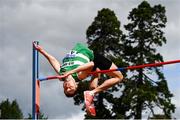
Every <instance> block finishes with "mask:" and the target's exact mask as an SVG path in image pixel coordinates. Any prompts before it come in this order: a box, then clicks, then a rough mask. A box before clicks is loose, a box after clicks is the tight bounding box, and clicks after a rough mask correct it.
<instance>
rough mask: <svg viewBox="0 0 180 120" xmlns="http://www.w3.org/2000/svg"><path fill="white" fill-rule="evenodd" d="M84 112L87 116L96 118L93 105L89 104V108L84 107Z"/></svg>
mask: <svg viewBox="0 0 180 120" xmlns="http://www.w3.org/2000/svg"><path fill="white" fill-rule="evenodd" d="M86 111H87V113H88V115H90V116H96V109H95V107H94V104H91V105H90V106H86Z"/></svg>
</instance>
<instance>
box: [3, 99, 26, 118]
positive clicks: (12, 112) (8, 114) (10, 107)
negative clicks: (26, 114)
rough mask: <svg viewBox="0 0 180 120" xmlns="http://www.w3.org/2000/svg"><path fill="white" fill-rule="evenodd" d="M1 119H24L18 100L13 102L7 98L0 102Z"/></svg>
mask: <svg viewBox="0 0 180 120" xmlns="http://www.w3.org/2000/svg"><path fill="white" fill-rule="evenodd" d="M0 110H1V116H0V118H1V119H22V118H23V113H22V111H21V109H20V108H19V105H18V103H17V101H16V100H14V101H12V103H11V102H10V101H9V100H8V99H7V100H5V101H2V102H1V103H0Z"/></svg>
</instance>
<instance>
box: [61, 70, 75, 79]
mask: <svg viewBox="0 0 180 120" xmlns="http://www.w3.org/2000/svg"><path fill="white" fill-rule="evenodd" d="M71 74H73V72H72V71H67V72H65V73H64V74H63V75H62V77H64V78H65V77H68V76H69V75H71Z"/></svg>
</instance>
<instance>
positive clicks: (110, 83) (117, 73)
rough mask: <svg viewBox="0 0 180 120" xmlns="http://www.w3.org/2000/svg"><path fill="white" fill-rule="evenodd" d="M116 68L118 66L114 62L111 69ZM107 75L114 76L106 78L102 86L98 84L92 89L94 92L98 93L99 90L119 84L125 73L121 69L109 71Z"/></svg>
mask: <svg viewBox="0 0 180 120" xmlns="http://www.w3.org/2000/svg"><path fill="white" fill-rule="evenodd" d="M116 68H117V66H116V65H115V64H114V63H112V65H111V67H110V69H116ZM107 75H109V76H111V77H112V78H110V79H108V80H105V81H104V83H102V84H101V85H100V86H98V87H97V88H95V89H94V90H92V91H91V92H92V93H94V94H97V93H99V92H102V91H104V90H107V89H108V88H110V87H112V86H114V85H116V84H118V83H119V82H121V81H122V80H123V75H122V73H121V72H120V71H114V72H111V73H107Z"/></svg>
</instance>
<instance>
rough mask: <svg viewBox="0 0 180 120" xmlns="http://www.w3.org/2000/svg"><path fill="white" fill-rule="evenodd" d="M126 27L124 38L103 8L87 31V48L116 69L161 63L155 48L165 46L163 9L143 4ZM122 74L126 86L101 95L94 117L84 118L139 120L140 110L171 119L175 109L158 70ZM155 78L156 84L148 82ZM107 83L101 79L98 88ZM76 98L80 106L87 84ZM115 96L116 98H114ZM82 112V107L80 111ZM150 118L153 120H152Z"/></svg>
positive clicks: (103, 76)
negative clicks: (156, 108)
mask: <svg viewBox="0 0 180 120" xmlns="http://www.w3.org/2000/svg"><path fill="white" fill-rule="evenodd" d="M128 20H129V21H130V22H129V23H128V24H127V25H125V26H124V27H125V29H126V30H127V31H128V34H127V35H124V34H123V33H122V31H121V30H120V29H119V28H120V22H119V21H118V19H117V17H116V15H115V13H114V12H113V11H112V10H110V9H108V8H103V9H102V10H100V11H98V15H97V16H96V17H95V19H94V21H93V22H92V24H91V25H90V26H89V27H88V29H87V39H88V42H87V43H88V44H89V47H90V48H91V49H92V50H93V51H95V52H98V53H100V54H103V55H105V56H106V57H108V58H109V59H110V60H112V61H113V62H114V63H115V64H116V65H117V66H118V67H122V66H129V65H140V64H145V63H154V62H155V61H156V62H162V61H163V56H162V55H161V54H160V53H158V52H157V47H161V46H162V45H163V44H165V43H166V38H165V37H164V32H163V31H162V29H163V28H164V27H165V24H166V22H167V19H166V16H165V7H163V6H161V5H155V6H153V7H152V6H150V4H149V3H148V2H147V1H143V2H142V3H141V4H140V5H139V6H138V7H137V8H134V9H132V11H131V12H130V13H129V16H128ZM126 72H127V71H123V75H124V76H125V79H126V82H125V83H124V84H118V85H116V86H114V87H112V88H110V89H108V90H107V91H104V92H102V93H100V94H99V95H98V96H97V97H96V100H95V102H94V103H95V106H96V110H97V116H96V117H90V116H88V115H87V114H86V115H85V118H98V119H103V118H104V119H108V118H110V119H132V118H135V119H141V118H142V116H141V114H142V112H143V110H150V111H151V113H152V115H153V116H154V118H158V117H159V116H156V113H155V112H156V111H154V109H153V108H155V107H159V108H160V109H162V110H163V115H162V116H163V118H171V113H172V112H174V110H175V106H174V105H173V104H172V103H171V98H172V96H173V95H172V93H171V92H170V91H169V89H168V85H167V82H166V79H165V77H164V74H163V73H162V71H161V68H160V67H154V68H147V69H137V70H134V71H130V72H131V73H130V74H128V76H127V75H126ZM152 73H153V74H155V75H156V76H157V79H156V80H152V79H151V78H149V75H151V74H152ZM106 79H108V76H105V75H102V76H101V78H100V81H99V84H101V83H102V82H104V80H106ZM80 86H81V87H80V90H79V91H78V94H77V95H76V96H75V97H74V100H75V104H76V105H79V104H81V103H83V101H84V100H83V91H84V90H87V89H88V86H89V84H88V82H87V81H86V82H82V83H81V85H80ZM116 93H118V95H115V94H116ZM82 109H83V110H84V107H83V108H82ZM152 118H153V117H152Z"/></svg>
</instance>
